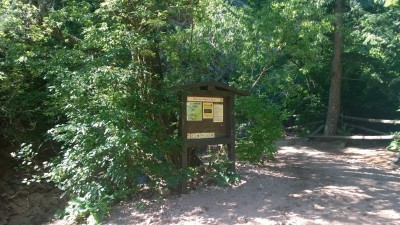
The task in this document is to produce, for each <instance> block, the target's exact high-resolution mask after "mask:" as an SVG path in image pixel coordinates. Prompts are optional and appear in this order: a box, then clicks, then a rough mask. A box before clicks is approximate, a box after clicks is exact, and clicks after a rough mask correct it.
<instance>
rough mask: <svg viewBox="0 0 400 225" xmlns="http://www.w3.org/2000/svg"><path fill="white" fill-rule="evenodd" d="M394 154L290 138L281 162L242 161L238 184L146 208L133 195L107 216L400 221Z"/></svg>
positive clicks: (132, 219) (118, 219) (399, 178)
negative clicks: (255, 163) (392, 163)
mask: <svg viewBox="0 0 400 225" xmlns="http://www.w3.org/2000/svg"><path fill="white" fill-rule="evenodd" d="M392 156H393V154H392V153H388V152H386V151H384V150H383V149H377V148H376V147H371V148H365V147H362V148H361V147H357V146H355V147H354V146H353V147H346V146H345V144H344V143H342V142H318V141H312V142H308V141H305V140H302V139H297V140H295V141H284V142H281V143H280V144H279V153H278V154H277V159H278V161H277V162H271V163H268V164H266V165H265V166H263V167H261V166H250V165H240V164H239V165H238V171H239V173H240V174H241V177H242V181H241V183H240V184H238V185H236V186H234V187H207V188H201V189H199V190H196V191H191V192H190V193H189V194H186V195H182V196H180V197H171V198H169V199H167V200H165V201H164V202H163V204H160V205H158V206H157V207H156V206H153V207H151V208H148V209H146V210H138V205H137V204H133V203H125V204H122V205H120V206H118V207H117V208H116V209H115V210H114V212H113V213H112V214H111V216H110V218H109V219H108V221H107V222H106V224H108V225H114V224H222V225H223V224H227V225H228V224H286V225H287V224H296V225H297V224H374V225H376V224H385V225H391V224H393V225H395V224H400V171H399V170H398V169H393V168H388V167H390V166H388V164H387V162H388V159H389V158H390V157H392Z"/></svg>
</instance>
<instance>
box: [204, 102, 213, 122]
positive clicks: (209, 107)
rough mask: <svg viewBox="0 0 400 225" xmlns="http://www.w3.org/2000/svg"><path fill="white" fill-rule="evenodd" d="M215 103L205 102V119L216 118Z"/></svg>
mask: <svg viewBox="0 0 400 225" xmlns="http://www.w3.org/2000/svg"><path fill="white" fill-rule="evenodd" d="M213 110H214V103H212V102H203V119H213V118H214V111H213Z"/></svg>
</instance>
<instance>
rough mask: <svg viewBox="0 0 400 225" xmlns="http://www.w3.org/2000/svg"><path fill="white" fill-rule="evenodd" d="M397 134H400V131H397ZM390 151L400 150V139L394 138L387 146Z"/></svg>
mask: <svg viewBox="0 0 400 225" xmlns="http://www.w3.org/2000/svg"><path fill="white" fill-rule="evenodd" d="M395 135H397V136H400V132H396V133H395ZM386 150H388V151H393V152H400V139H394V140H393V141H392V142H390V145H389V146H388V147H387V148H386Z"/></svg>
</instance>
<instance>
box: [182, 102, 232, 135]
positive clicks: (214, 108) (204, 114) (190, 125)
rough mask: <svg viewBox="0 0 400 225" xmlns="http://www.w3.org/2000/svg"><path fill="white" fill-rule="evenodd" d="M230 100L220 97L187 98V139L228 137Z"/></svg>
mask: <svg viewBox="0 0 400 225" xmlns="http://www.w3.org/2000/svg"><path fill="white" fill-rule="evenodd" d="M229 100H230V99H229V98H227V97H220V96H217V97H215V96H187V97H186V106H185V108H186V118H185V128H186V129H185V131H186V132H185V133H186V139H188V140H192V139H211V138H221V137H228V136H229V132H228V126H227V123H228V122H229V121H230V118H229V116H230V115H229V114H228V109H227V107H228V105H229Z"/></svg>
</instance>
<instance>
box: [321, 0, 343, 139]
mask: <svg viewBox="0 0 400 225" xmlns="http://www.w3.org/2000/svg"><path fill="white" fill-rule="evenodd" d="M335 4H336V6H335V17H336V22H335V23H336V24H335V31H334V43H333V59H332V70H331V83H330V89H329V103H328V112H327V116H326V123H325V129H324V135H332V134H335V133H336V131H337V128H338V121H339V116H340V92H341V83H342V55H343V20H344V19H343V11H344V0H336V1H335Z"/></svg>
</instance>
